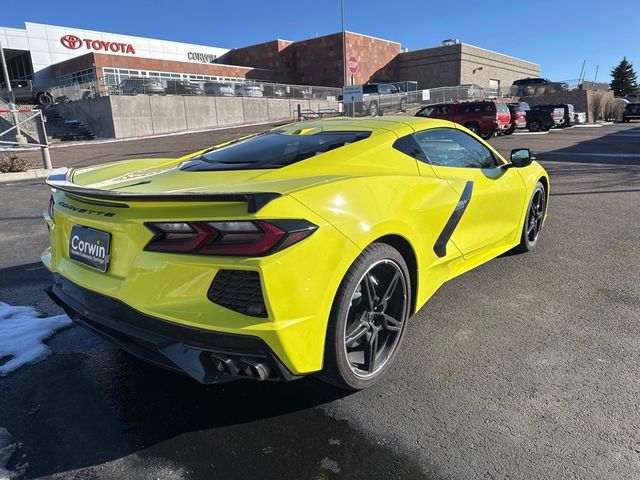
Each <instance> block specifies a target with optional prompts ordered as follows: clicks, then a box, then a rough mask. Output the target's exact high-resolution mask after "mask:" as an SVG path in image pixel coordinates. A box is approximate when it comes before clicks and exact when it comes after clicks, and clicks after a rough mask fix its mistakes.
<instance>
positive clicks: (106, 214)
mask: <svg viewBox="0 0 640 480" xmlns="http://www.w3.org/2000/svg"><path fill="white" fill-rule="evenodd" d="M58 206H60V207H62V208H66V209H67V210H71V211H72V212H78V213H86V214H88V215H97V216H98V217H113V216H115V213H113V212H103V211H102V210H90V209H88V208H78V207H74V206H73V205H69V204H68V203H65V202H58Z"/></svg>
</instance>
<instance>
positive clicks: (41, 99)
mask: <svg viewBox="0 0 640 480" xmlns="http://www.w3.org/2000/svg"><path fill="white" fill-rule="evenodd" d="M36 101H37V102H38V105H40V106H41V107H48V106H50V105H51V104H52V103H53V98H51V96H50V95H49V94H48V93H39V94H38V98H36Z"/></svg>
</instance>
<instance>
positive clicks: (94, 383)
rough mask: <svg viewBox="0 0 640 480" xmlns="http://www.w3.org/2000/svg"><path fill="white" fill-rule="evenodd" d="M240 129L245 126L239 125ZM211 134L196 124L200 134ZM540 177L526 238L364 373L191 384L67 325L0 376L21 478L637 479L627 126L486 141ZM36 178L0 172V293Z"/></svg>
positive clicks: (175, 144)
mask: <svg viewBox="0 0 640 480" xmlns="http://www.w3.org/2000/svg"><path fill="white" fill-rule="evenodd" d="M254 128H255V127H254ZM250 130H251V128H249V127H245V128H243V129H233V130H229V131H217V132H209V133H206V132H203V133H198V134H193V135H179V136H174V137H164V138H159V139H148V140H139V141H129V142H117V143H104V144H99V145H94V146H76V147H65V148H59V149H54V150H53V151H52V157H53V162H54V165H57V166H59V165H88V164H92V163H100V162H106V161H111V160H117V159H119V158H132V157H135V156H142V155H145V156H153V157H166V156H174V155H177V154H181V153H186V152H188V151H191V150H197V149H198V148H201V147H205V146H207V145H210V144H212V143H216V142H217V141H219V140H222V139H224V138H232V137H235V136H238V135H239V134H240V133H244V132H247V133H248V132H249V131H250ZM214 135H215V136H216V137H215V138H214V137H213V136H214ZM491 143H492V144H493V145H495V146H496V147H497V148H498V149H499V150H500V151H501V152H503V153H505V154H507V153H508V152H509V151H510V149H512V148H516V147H530V148H532V150H534V152H536V154H537V157H538V159H539V161H540V162H541V163H542V164H543V165H544V166H545V167H546V168H547V169H548V171H549V172H550V175H551V181H552V185H551V199H550V207H549V217H548V221H547V223H546V225H545V228H544V230H543V233H542V238H541V243H540V245H539V247H538V249H536V250H535V251H534V252H532V253H530V254H526V255H504V256H502V257H500V258H497V259H495V260H493V261H491V262H489V263H488V264H486V265H484V266H482V267H480V268H478V269H476V270H473V271H471V272H469V273H467V274H465V275H463V276H461V277H459V278H457V279H455V280H453V281H451V282H449V283H447V284H446V285H445V286H444V287H443V288H442V289H441V290H440V291H439V292H438V293H436V295H435V296H434V297H433V298H432V299H431V300H430V302H429V303H428V304H427V305H426V307H425V308H423V309H422V310H421V311H420V312H418V314H417V315H416V316H415V317H414V318H413V319H412V320H411V322H410V325H409V329H408V331H407V336H406V338H405V342H404V344H403V349H402V351H401V352H400V355H399V356H398V358H397V361H396V363H395V365H394V366H393V368H392V369H391V370H390V371H389V374H388V375H387V376H386V377H385V378H384V379H383V380H382V381H381V382H380V383H378V384H377V385H375V386H374V387H372V388H370V389H368V390H365V391H362V392H359V393H355V394H350V395H346V394H344V393H343V392H340V391H337V390H334V389H331V388H329V387H327V386H326V385H324V384H322V383H320V382H318V381H316V380H314V379H311V378H309V379H303V380H300V381H297V382H293V383H290V384H275V383H274V384H260V383H257V382H256V383H254V382H236V383H233V384H225V385H219V386H207V387H205V386H201V385H199V384H196V383H195V382H193V381H191V380H189V379H188V378H183V377H181V376H178V375H174V374H172V373H168V372H164V371H161V370H158V369H156V368H154V367H150V366H147V365H145V364H143V363H141V362H140V361H138V360H136V359H134V358H132V357H130V356H129V355H127V354H125V353H122V352H120V351H118V350H116V349H114V348H113V347H111V346H110V345H108V344H106V343H104V342H103V341H102V340H100V339H98V338H96V337H94V336H93V335H92V334H90V333H88V332H85V331H84V330H81V329H80V328H77V327H74V328H71V329H69V330H66V331H64V332H63V333H61V334H59V335H57V336H56V337H54V338H53V339H52V340H51V341H50V342H49V345H50V346H51V348H52V350H53V352H54V353H53V355H51V356H50V357H49V358H47V359H46V360H45V361H44V362H42V363H39V364H37V365H34V366H30V367H25V368H22V369H21V370H18V371H17V372H15V373H13V374H11V375H9V376H7V377H4V378H0V426H4V427H6V428H7V429H8V430H9V431H10V432H11V433H12V434H13V435H14V436H15V437H16V438H17V439H18V440H19V441H20V442H22V448H21V450H20V454H19V456H20V457H22V456H23V455H24V458H18V460H20V461H26V462H28V463H29V469H28V471H27V474H28V476H29V477H34V478H35V477H44V478H65V479H67V478H74V479H102V478H105V479H106V478H122V479H125V478H126V479H129V478H149V479H151V478H154V479H155V478H161V479H182V478H189V479H192V478H193V479H212V478H216V479H217V478H221V479H222V478H224V479H233V478H244V479H253V478H256V479H309V480H320V479H333V478H345V479H378V478H379V479H392V478H395V479H417V478H425V479H456V480H457V479H470V478H485V479H507V478H509V479H516V478H521V479H551V478H554V479H555V478H558V479H559V478H562V479H565V478H576V479H584V478H588V479H618V478H619V479H631V478H640V383H639V382H638V365H639V360H640V341H639V340H640V322H639V320H640V261H639V260H638V255H639V254H640V247H639V245H640V226H639V222H638V220H639V219H640V213H639V212H640V124H633V123H632V124H624V125H623V124H616V125H605V126H601V127H597V128H596V127H586V128H580V127H576V128H571V129H568V130H565V131H551V132H549V133H547V134H541V135H530V134H523V135H512V136H509V137H499V138H496V139H493V140H492V141H491ZM48 195H49V194H48V191H47V188H46V187H45V186H44V184H43V182H41V181H37V182H36V181H26V182H15V183H0V205H2V212H1V213H0V221H1V225H2V227H3V228H2V229H0V252H2V255H0V301H3V302H7V303H10V304H13V305H35V306H37V307H38V308H39V309H40V310H41V311H42V312H44V313H47V314H54V313H59V312H58V310H57V308H56V307H55V306H54V305H53V304H52V303H51V302H50V301H49V300H48V299H47V298H46V296H45V295H44V294H43V292H42V288H44V287H45V286H46V285H47V282H48V276H47V273H46V271H45V269H44V268H43V267H42V266H41V265H40V263H39V255H40V252H41V251H42V250H43V249H44V248H45V247H46V245H47V235H46V230H45V228H44V225H43V223H42V221H41V212H42V210H43V208H45V206H46V203H47V199H48Z"/></svg>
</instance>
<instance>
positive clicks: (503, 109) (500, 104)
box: [498, 103, 509, 113]
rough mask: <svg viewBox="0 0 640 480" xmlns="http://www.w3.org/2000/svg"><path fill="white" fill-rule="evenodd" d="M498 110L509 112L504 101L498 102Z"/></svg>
mask: <svg viewBox="0 0 640 480" xmlns="http://www.w3.org/2000/svg"><path fill="white" fill-rule="evenodd" d="M498 111H499V112H503V113H509V107H507V105H506V104H504V103H498Z"/></svg>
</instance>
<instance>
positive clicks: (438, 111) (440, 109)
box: [416, 105, 449, 117]
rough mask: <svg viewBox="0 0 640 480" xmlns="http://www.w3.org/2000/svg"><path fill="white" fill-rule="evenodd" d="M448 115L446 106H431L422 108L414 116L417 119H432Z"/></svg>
mask: <svg viewBox="0 0 640 480" xmlns="http://www.w3.org/2000/svg"><path fill="white" fill-rule="evenodd" d="M447 113H449V107H448V106H447V105H432V106H429V107H424V108H423V109H422V110H420V111H419V112H418V113H417V114H416V115H417V116H418V117H433V116H435V115H446V114H447Z"/></svg>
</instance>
